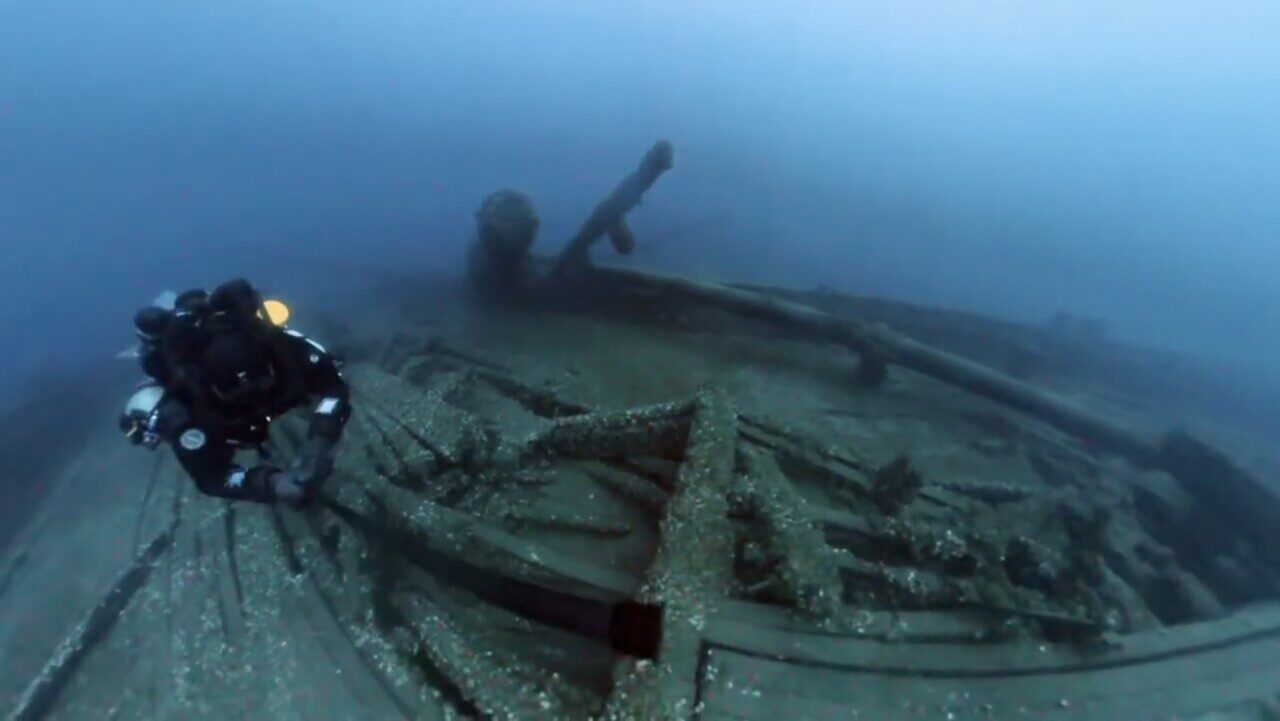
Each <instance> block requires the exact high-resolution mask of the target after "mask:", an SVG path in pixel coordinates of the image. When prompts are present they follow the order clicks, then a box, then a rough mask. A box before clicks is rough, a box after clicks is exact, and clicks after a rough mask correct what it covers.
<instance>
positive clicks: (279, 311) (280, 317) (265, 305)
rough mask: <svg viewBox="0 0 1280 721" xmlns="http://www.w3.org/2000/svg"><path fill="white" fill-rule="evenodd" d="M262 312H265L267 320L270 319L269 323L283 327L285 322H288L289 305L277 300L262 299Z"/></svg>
mask: <svg viewBox="0 0 1280 721" xmlns="http://www.w3.org/2000/svg"><path fill="white" fill-rule="evenodd" d="M262 312H263V313H266V318H267V320H269V321H271V325H274V326H275V327H277V328H283V327H284V324H285V323H288V322H289V306H287V305H285V304H284V303H282V302H281V301H278V300H274V299H272V300H264V301H262Z"/></svg>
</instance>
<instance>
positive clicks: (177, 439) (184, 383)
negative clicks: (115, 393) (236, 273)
mask: <svg viewBox="0 0 1280 721" xmlns="http://www.w3.org/2000/svg"><path fill="white" fill-rule="evenodd" d="M287 319H288V309H287V307H285V306H284V304H283V303H280V302H278V301H266V302H264V301H262V299H261V297H260V296H259V295H258V294H257V292H256V291H254V290H253V288H252V287H251V286H250V285H249V284H248V283H247V282H246V281H243V280H236V281H231V282H228V283H225V284H223V285H222V286H219V287H218V288H217V289H216V290H215V291H214V292H213V294H212V295H210V294H207V293H205V292H204V291H202V290H194V291H188V292H186V293H183V294H182V295H180V296H177V297H176V298H175V299H174V301H173V305H172V307H171V308H165V307H163V306H161V305H159V304H157V305H153V306H149V307H147V308H144V309H142V310H141V311H139V312H138V314H137V315H136V316H135V319H134V322H135V325H136V326H137V329H138V338H139V340H140V342H141V346H140V348H139V352H138V356H139V359H140V361H141V364H142V368H143V370H144V371H145V372H146V373H147V375H149V376H151V378H152V379H153V380H151V381H148V382H145V383H143V384H142V385H140V386H139V387H138V388H137V389H136V390H135V391H134V393H133V395H132V396H130V398H129V400H128V401H127V402H126V403H125V407H124V412H123V413H122V414H121V417H120V425H121V430H122V431H124V433H125V435H126V437H128V438H129V439H130V441H131V442H133V443H135V444H138V445H143V446H145V447H147V448H155V447H157V446H158V445H159V444H160V442H161V441H168V442H169V443H170V444H171V445H172V447H173V449H174V452H175V453H176V454H177V456H178V460H179V461H180V462H181V464H182V465H183V467H184V468H185V469H186V470H187V471H188V473H190V474H191V475H192V477H193V478H194V479H195V481H196V484H197V486H198V487H199V488H200V490H201V491H203V492H205V493H209V494H212V495H220V496H226V497H231V498H246V499H250V500H260V501H261V500H266V501H269V500H273V499H274V498H276V497H277V496H279V493H280V489H281V488H284V487H286V486H287V484H286V486H282V485H281V483H282V481H279V480H277V477H279V478H284V479H294V480H293V481H292V482H293V483H295V484H296V485H298V486H308V485H310V486H315V485H318V483H319V482H321V481H322V480H323V478H324V477H325V476H327V475H328V472H329V471H330V470H331V466H332V452H333V448H334V445H335V444H336V443H337V441H338V438H339V437H340V435H341V433H342V428H343V426H344V425H345V423H346V420H347V419H348V417H349V415H350V403H349V400H348V390H347V388H346V384H345V382H344V381H343V379H342V375H341V370H340V369H341V363H340V362H339V361H338V360H337V359H336V358H334V357H333V356H332V355H330V354H329V353H328V352H327V351H325V349H324V348H323V347H322V346H320V345H319V344H318V343H316V342H315V341H312V340H310V339H309V338H306V337H305V336H303V335H302V334H301V333H298V332H296V331H293V330H290V329H286V328H285V327H284V323H285V321H286V320H287ZM315 396H319V403H318V405H317V406H316V407H315V410H314V413H313V414H312V419H311V423H310V428H309V429H308V433H307V438H308V440H307V442H306V443H305V444H303V448H302V449H301V450H300V451H299V455H298V457H296V458H294V459H293V463H292V465H291V466H290V467H289V468H288V469H284V470H282V469H278V468H275V467H273V466H270V465H269V464H262V465H259V466H257V467H255V468H252V469H245V468H242V467H240V466H237V465H235V464H234V461H233V458H232V456H233V454H234V451H235V450H236V449H241V448H250V449H257V451H258V453H259V456H260V459H262V460H265V459H266V454H265V453H264V452H263V448H262V444H263V443H264V442H265V441H266V440H267V432H268V428H269V425H270V423H271V421H272V419H273V418H274V417H276V416H279V415H283V414H284V413H286V412H288V411H289V410H291V409H293V408H296V407H297V406H299V405H301V404H303V403H305V402H306V401H307V399H308V398H309V397H315ZM307 491H308V493H314V488H308V489H307Z"/></svg>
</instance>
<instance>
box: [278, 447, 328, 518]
mask: <svg viewBox="0 0 1280 721" xmlns="http://www.w3.org/2000/svg"><path fill="white" fill-rule="evenodd" d="M333 447H334V442H333V441H332V440H329V439H328V438H323V437H320V436H312V437H311V438H308V439H307V442H306V443H305V444H303V446H302V448H301V449H300V450H299V451H298V455H296V456H294V458H293V462H292V463H290V464H289V468H288V469H287V470H285V471H282V472H281V473H278V474H276V475H275V476H274V477H273V478H272V486H273V489H274V491H275V494H276V498H278V499H281V500H287V501H289V502H291V503H293V504H294V505H296V506H299V507H301V506H305V505H307V504H309V503H311V502H312V501H313V500H315V498H316V495H317V494H318V493H319V492H320V486H321V484H323V483H324V482H325V480H326V479H327V478H328V477H329V475H330V474H332V473H333Z"/></svg>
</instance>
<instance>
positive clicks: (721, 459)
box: [607, 387, 737, 720]
mask: <svg viewBox="0 0 1280 721" xmlns="http://www.w3.org/2000/svg"><path fill="white" fill-rule="evenodd" d="M736 448H737V417H736V415H735V414H734V412H733V409H732V408H731V407H730V404H729V400H728V398H727V397H726V396H725V394H724V393H723V392H722V391H719V390H717V389H714V388H711V387H704V388H702V389H700V390H699V392H698V395H697V401H696V407H695V411H694V418H693V424H692V428H691V429H690V432H689V444H688V449H687V451H686V455H685V460H684V463H683V465H681V467H680V472H679V475H678V476H677V479H676V489H675V493H674V494H673V495H672V497H671V500H670V501H669V502H668V503H667V507H666V516H665V517H664V518H663V520H662V534H661V542H660V546H659V548H658V553H657V556H656V557H655V559H654V562H653V565H652V566H651V567H650V569H649V574H648V577H647V579H646V580H645V585H644V588H643V589H642V592H641V599H642V600H645V601H649V602H651V603H657V604H661V605H662V606H663V608H664V610H665V614H664V615H665V619H664V620H665V623H664V635H663V638H662V644H661V648H660V651H659V661H658V663H656V664H653V663H643V662H642V663H637V664H635V665H633V666H631V667H624V670H623V671H622V677H621V678H620V679H619V680H618V683H617V685H616V686H615V688H614V691H613V694H612V696H611V697H610V700H609V705H608V708H607V715H608V716H609V717H610V718H615V719H633V718H647V719H673V720H674V719H687V718H691V716H692V714H693V713H694V698H693V697H694V688H693V687H692V686H691V685H690V684H689V681H690V680H691V679H693V678H695V676H696V674H697V665H698V648H699V643H700V641H701V636H702V633H701V631H702V627H703V625H704V624H705V623H706V622H707V619H708V617H709V616H711V615H713V614H714V613H715V611H716V609H717V608H718V606H719V605H720V604H721V603H722V602H723V601H724V599H725V597H726V596H727V593H728V590H729V587H730V583H731V579H732V576H733V557H734V550H733V542H734V541H733V532H732V529H731V528H730V524H729V518H728V515H729V502H728V497H729V491H730V489H731V487H732V484H733V473H734V470H733V469H734V455H735V450H736Z"/></svg>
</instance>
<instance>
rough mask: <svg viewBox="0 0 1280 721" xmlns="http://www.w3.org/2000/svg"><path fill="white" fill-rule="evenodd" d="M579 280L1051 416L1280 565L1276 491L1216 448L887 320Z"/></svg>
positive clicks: (691, 286)
mask: <svg viewBox="0 0 1280 721" xmlns="http://www.w3.org/2000/svg"><path fill="white" fill-rule="evenodd" d="M579 280H580V282H584V283H588V284H590V285H592V286H595V287H598V288H603V289H607V291H608V292H617V291H618V290H619V289H626V290H631V291H640V292H644V293H648V294H654V295H659V296H665V297H670V298H684V299H686V300H690V301H694V302H697V303H703V304H706V305H709V306H713V307H716V308H720V309H722V310H726V311H728V312H731V313H734V314H737V315H741V316H744V317H747V318H751V319H755V320H758V321H763V322H767V323H773V324H777V325H781V326H785V327H786V328H788V329H791V330H794V331H800V332H803V333H805V334H807V335H809V336H811V337H813V338H816V339H820V340H824V341H829V342H834V343H837V344H840V345H843V346H845V347H848V348H851V349H852V350H854V351H856V352H858V353H860V354H864V355H865V354H882V355H885V356H887V358H888V360H889V361H890V362H891V363H895V364H897V365H899V366H902V367H904V368H908V369H911V370H914V371H916V372H919V373H922V374H924V375H927V376H929V377H931V378H934V379H936V380H939V381H942V382H943V383H947V384H950V385H954V386H957V387H959V388H962V389H964V390H967V391H969V392H971V393H975V394H977V395H980V396H983V397H986V398H989V399H991V400H993V401H996V402H998V403H1001V404H1004V405H1006V406H1009V407H1011V408H1014V409H1016V410H1018V411H1021V412H1023V413H1026V414H1028V415H1030V416H1033V417H1036V418H1039V419H1041V420H1044V421H1046V422H1048V423H1049V424H1050V425H1053V426H1055V427H1057V428H1058V429H1060V430H1062V431H1064V432H1067V433H1069V434H1072V435H1074V436H1076V437H1080V438H1084V439H1088V440H1090V441H1091V442H1093V443H1096V444H1097V445H1099V446H1100V447H1102V448H1105V449H1107V450H1110V451H1112V452H1114V453H1116V454H1118V455H1121V456H1123V457H1125V458H1128V459H1129V460H1130V461H1132V462H1134V463H1135V464H1137V465H1139V466H1141V467H1145V468H1159V469H1161V470H1164V471H1166V472H1168V473H1170V474H1171V475H1173V476H1174V477H1176V478H1177V479H1178V480H1179V481H1180V482H1182V484H1183V485H1184V486H1185V487H1186V489H1187V490H1188V492H1190V493H1191V494H1192V495H1193V496H1195V497H1196V499H1197V500H1198V501H1200V502H1202V503H1204V504H1205V505H1206V506H1208V507H1209V508H1211V509H1213V510H1214V511H1215V512H1217V513H1220V514H1222V515H1223V516H1224V517H1225V518H1227V519H1230V520H1231V521H1232V522H1234V523H1236V524H1238V525H1239V526H1240V527H1241V528H1243V529H1247V534H1248V535H1250V536H1251V537H1253V539H1254V540H1255V542H1256V545H1257V546H1258V548H1259V549H1260V552H1261V553H1264V554H1266V556H1267V558H1268V559H1269V560H1270V561H1271V562H1272V563H1276V564H1280V537H1277V534H1280V530H1278V529H1280V494H1277V492H1276V491H1274V490H1273V489H1271V488H1269V487H1268V486H1266V485H1265V484H1264V483H1263V482H1262V481H1261V480H1259V479H1257V478H1255V477H1253V476H1252V475H1251V474H1249V473H1248V472H1247V471H1245V470H1244V469H1242V468H1240V467H1238V466H1237V465H1235V464H1234V463H1232V462H1231V461H1230V459H1228V458H1226V457H1225V456H1223V455H1222V454H1220V453H1218V452H1217V451H1215V450H1214V449H1212V448H1210V447H1208V446H1207V445H1205V444H1204V443H1202V442H1200V441H1198V440H1196V439H1194V438H1193V437H1191V436H1190V435H1188V434H1186V433H1184V432H1181V431H1174V432H1171V433H1168V434H1165V435H1164V436H1163V437H1161V438H1158V439H1156V438H1150V437H1148V436H1147V435H1146V434H1144V433H1140V432H1137V431H1135V430H1132V429H1129V428H1126V427H1123V426H1122V425H1120V424H1118V423H1116V422H1114V421H1113V420H1111V419H1109V418H1104V417H1102V416H1100V415H1098V414H1096V413H1092V412H1090V411H1088V410H1085V409H1084V408H1081V407H1079V406H1077V405H1075V404H1073V403H1071V402H1069V401H1067V400H1065V399H1062V398H1059V397H1057V396H1054V395H1052V394H1050V393H1046V392H1044V391H1042V390H1040V389H1037V388H1035V387H1033V386H1031V385H1030V384H1027V383H1023V382H1022V381H1019V380H1016V379H1014V378H1012V377H1010V376H1008V375H1005V374H1004V373H1001V372H999V371H997V370H994V369H992V368H988V367H987V366H984V365H982V364H980V363H977V362H974V361H971V360H969V359H967V358H962V357H960V356H958V355H955V354H953V353H948V352H946V351H942V350H939V349H937V348H933V347H931V346H929V345H926V344H924V343H921V342H919V341H916V340H913V339H911V338H908V337H906V336H904V335H902V334H900V333H896V332H894V331H893V330H891V329H889V328H887V327H885V326H880V325H877V326H871V325H868V324H865V323H861V322H858V321H856V320H852V319H845V318H840V317H837V316H834V315H831V314H829V313H826V312H823V311H820V310H817V309H814V308H811V307H807V306H803V305H799V304H796V303H791V302H788V301H784V300H780V299H777V298H772V297H769V296H766V295H762V294H760V293H756V292H752V291H749V290H744V289H742V288H736V287H730V286H726V285H721V284H719V283H712V282H706V281H696V280H691V279H688V278H681V277H678V276H667V275H660V274H657V273H650V272H646V271H640V270H635V269H630V268H617V267H607V266H598V265H593V266H590V267H589V269H588V270H586V271H584V272H583V273H581V274H580V275H579Z"/></svg>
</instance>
